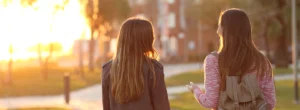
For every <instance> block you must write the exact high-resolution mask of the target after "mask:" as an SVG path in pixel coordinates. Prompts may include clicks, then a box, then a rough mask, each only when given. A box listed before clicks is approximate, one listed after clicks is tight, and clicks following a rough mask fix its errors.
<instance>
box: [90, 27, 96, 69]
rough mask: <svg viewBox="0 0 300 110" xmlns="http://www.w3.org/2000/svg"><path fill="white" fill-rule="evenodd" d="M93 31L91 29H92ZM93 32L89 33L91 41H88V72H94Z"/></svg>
mask: <svg viewBox="0 0 300 110" xmlns="http://www.w3.org/2000/svg"><path fill="white" fill-rule="evenodd" d="M92 30H93V29H92ZM93 33H94V31H92V32H91V39H90V41H89V71H90V72H93V71H94V62H95V61H94V53H95V38H94V35H93Z"/></svg>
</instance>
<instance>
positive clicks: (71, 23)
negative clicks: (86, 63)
mask: <svg viewBox="0 0 300 110" xmlns="http://www.w3.org/2000/svg"><path fill="white" fill-rule="evenodd" d="M4 1H8V0H0V53H1V54H0V60H7V59H9V58H10V54H9V45H10V44H13V50H14V53H13V58H14V59H28V58H37V52H34V51H32V50H31V51H29V48H32V47H33V46H35V45H37V44H38V43H42V44H49V43H50V42H57V43H60V44H61V45H62V51H61V52H56V53H54V54H53V56H60V55H68V54H71V50H72V49H71V48H72V46H73V43H74V40H76V39H80V38H83V37H85V38H89V35H90V28H89V25H88V24H89V23H88V21H87V20H86V18H85V11H84V8H85V7H84V5H83V4H81V3H80V0H69V3H68V4H67V5H66V6H65V7H64V8H63V9H61V10H58V11H57V12H56V13H55V12H54V11H55V5H60V4H62V3H63V0H38V1H37V2H36V3H35V4H33V5H32V6H24V5H22V4H21V2H20V1H21V0H12V2H9V3H8V4H7V5H6V6H5V5H4ZM51 26H52V28H51ZM42 54H43V55H44V56H46V55H48V52H47V51H43V52H42Z"/></svg>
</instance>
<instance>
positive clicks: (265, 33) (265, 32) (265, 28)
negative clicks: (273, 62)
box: [262, 19, 271, 59]
mask: <svg viewBox="0 0 300 110" xmlns="http://www.w3.org/2000/svg"><path fill="white" fill-rule="evenodd" d="M262 25H263V26H262V28H263V30H262V37H263V38H264V44H265V49H266V56H267V58H268V59H271V56H270V44H269V39H268V28H269V25H270V19H266V20H265V21H264V23H263V24H262Z"/></svg>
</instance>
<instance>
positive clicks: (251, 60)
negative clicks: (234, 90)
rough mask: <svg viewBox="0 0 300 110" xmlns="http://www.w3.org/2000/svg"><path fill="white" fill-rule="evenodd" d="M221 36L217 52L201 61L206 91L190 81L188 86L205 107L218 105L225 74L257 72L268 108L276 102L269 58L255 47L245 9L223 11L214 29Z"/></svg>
mask: <svg viewBox="0 0 300 110" xmlns="http://www.w3.org/2000/svg"><path fill="white" fill-rule="evenodd" d="M217 33H218V34H219V36H220V37H219V38H220V46H219V50H218V55H217V56H215V55H212V54H210V55H208V56H207V57H206V58H205V61H204V73H205V81H204V83H205V92H203V91H202V90H201V89H200V88H199V87H197V86H196V85H195V84H193V83H191V84H190V85H188V88H189V89H190V90H191V92H193V94H194V96H195V98H196V100H197V101H198V102H199V103H200V104H201V105H202V106H203V107H205V108H212V109H214V108H217V106H218V100H219V94H220V91H224V90H225V88H226V87H225V84H226V81H225V79H226V76H240V77H242V76H243V75H244V74H256V76H257V79H258V83H259V87H260V89H261V91H262V93H263V94H264V96H265V97H264V99H265V101H266V103H267V104H268V107H269V109H273V108H274V106H275V103H276V96H275V87H274V79H273V74H272V69H271V66H270V65H271V64H270V63H269V60H268V59H267V58H266V57H264V56H263V55H262V54H261V53H260V52H259V51H258V50H257V49H256V47H255V45H254V43H253V42H252V39H251V25H250V22H249V18H248V16H247V15H246V13H245V12H244V11H242V10H239V9H228V10H226V11H225V12H222V13H221V15H220V18H219V27H218V30H217Z"/></svg>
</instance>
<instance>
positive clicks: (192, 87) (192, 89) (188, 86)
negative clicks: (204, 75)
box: [186, 82, 201, 93]
mask: <svg viewBox="0 0 300 110" xmlns="http://www.w3.org/2000/svg"><path fill="white" fill-rule="evenodd" d="M186 87H187V88H188V89H189V90H190V91H191V92H192V93H194V90H195V89H200V88H199V87H198V86H197V85H196V84H194V83H193V82H190V84H189V85H186ZM200 91H201V90H200Z"/></svg>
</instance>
